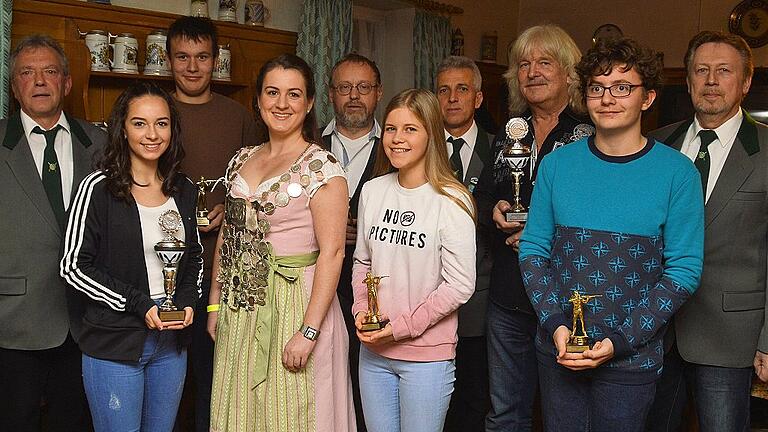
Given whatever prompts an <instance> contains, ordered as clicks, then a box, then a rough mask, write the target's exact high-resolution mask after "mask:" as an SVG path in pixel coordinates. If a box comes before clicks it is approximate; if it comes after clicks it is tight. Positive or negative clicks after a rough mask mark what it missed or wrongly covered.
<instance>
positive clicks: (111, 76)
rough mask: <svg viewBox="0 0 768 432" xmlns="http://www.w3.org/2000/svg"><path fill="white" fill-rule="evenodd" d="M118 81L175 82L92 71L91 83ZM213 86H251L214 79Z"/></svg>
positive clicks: (169, 78) (245, 83) (140, 75)
mask: <svg viewBox="0 0 768 432" xmlns="http://www.w3.org/2000/svg"><path fill="white" fill-rule="evenodd" d="M99 78H101V79H118V80H128V81H135V80H141V81H170V82H172V81H173V77H171V76H166V75H145V74H143V73H138V74H130V73H120V72H98V71H91V81H93V80H94V79H99ZM212 83H213V85H218V86H224V87H240V88H246V87H248V86H249V84H248V83H247V82H239V81H224V80H217V79H213V81H212Z"/></svg>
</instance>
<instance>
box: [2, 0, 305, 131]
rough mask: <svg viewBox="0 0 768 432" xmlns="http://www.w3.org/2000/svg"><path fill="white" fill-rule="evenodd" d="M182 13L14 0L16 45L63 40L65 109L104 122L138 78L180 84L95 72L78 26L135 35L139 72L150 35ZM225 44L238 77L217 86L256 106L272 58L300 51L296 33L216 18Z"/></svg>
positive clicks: (169, 85) (169, 82)
mask: <svg viewBox="0 0 768 432" xmlns="http://www.w3.org/2000/svg"><path fill="white" fill-rule="evenodd" d="M178 17H179V16H178V15H174V14H168V13H162V12H153V11H146V10H141V9H133V8H125V7H119V6H109V5H100V4H93V3H85V2H80V1H76V0H46V1H44V0H14V4H13V26H12V29H11V39H12V45H13V46H15V45H16V43H18V41H19V40H20V39H21V38H23V37H24V36H27V35H29V34H34V33H44V34H48V35H50V36H52V37H53V38H55V39H56V40H58V41H59V42H60V43H61V44H62V46H63V48H64V51H65V52H66V54H67V58H68V59H69V63H70V74H71V75H72V84H73V85H72V91H71V92H70V94H69V97H68V98H67V99H66V100H65V106H64V109H65V110H66V111H67V112H68V113H70V114H72V115H74V116H75V117H79V118H84V119H87V120H89V121H94V122H101V121H104V120H106V119H107V118H108V117H109V112H110V110H111V109H112V104H113V103H114V101H115V100H116V99H117V97H118V96H119V95H120V93H121V92H122V91H123V89H125V88H126V87H127V86H128V85H129V84H130V83H132V82H133V81H134V80H136V79H140V80H152V81H156V82H158V83H159V84H160V85H161V86H162V87H164V88H165V89H166V90H172V89H173V88H174V85H173V79H172V78H171V77H161V76H148V75H142V74H141V73H140V74H139V75H127V74H120V73H114V72H91V70H90V54H89V52H88V48H87V47H86V46H85V41H84V40H83V39H81V38H80V35H79V33H78V30H79V31H81V32H87V31H89V30H95V29H99V30H105V31H109V32H111V33H113V34H117V33H123V32H128V33H133V35H134V36H135V37H136V39H137V40H138V42H139V59H138V63H139V72H141V71H142V70H143V68H144V67H143V66H144V56H145V49H146V46H145V43H146V38H147V34H148V33H150V32H151V31H152V30H155V29H167V28H168V27H169V26H170V24H171V23H172V22H173V21H175V20H176V19H177V18H178ZM216 27H217V29H218V31H219V44H220V45H224V44H229V46H230V50H231V51H232V80H231V81H214V82H213V86H212V87H213V90H214V91H215V92H217V93H221V94H224V95H226V96H229V97H231V98H232V99H235V100H237V101H238V102H240V103H241V104H243V105H244V106H246V107H249V108H250V106H251V100H252V98H253V89H252V86H253V82H254V79H255V77H256V74H257V73H258V70H259V68H260V67H261V65H262V64H264V63H265V62H266V61H267V60H269V59H270V58H272V57H275V56H277V55H280V54H283V53H294V52H296V33H293V32H287V31H282V30H273V29H266V28H263V27H251V26H246V25H244V24H236V23H225V22H220V21H216Z"/></svg>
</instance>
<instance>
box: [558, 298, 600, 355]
mask: <svg viewBox="0 0 768 432" xmlns="http://www.w3.org/2000/svg"><path fill="white" fill-rule="evenodd" d="M596 297H602V296H601V295H587V294H581V293H580V292H578V291H573V294H571V298H569V299H568V301H569V302H571V303H572V304H573V327H572V328H571V335H570V336H569V337H568V343H567V344H566V346H565V352H569V353H581V352H584V351H587V350H589V349H591V348H592V344H591V343H590V340H589V336H587V330H586V329H585V328H584V305H585V304H587V303H588V302H589V301H590V300H592V299H593V298H596ZM579 324H580V325H581V333H579V332H578V330H577V325H579Z"/></svg>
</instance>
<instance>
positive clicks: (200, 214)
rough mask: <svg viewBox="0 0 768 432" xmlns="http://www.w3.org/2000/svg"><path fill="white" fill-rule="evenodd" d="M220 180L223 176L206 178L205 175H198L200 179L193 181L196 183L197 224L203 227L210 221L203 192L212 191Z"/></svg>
mask: <svg viewBox="0 0 768 432" xmlns="http://www.w3.org/2000/svg"><path fill="white" fill-rule="evenodd" d="M222 180H224V178H223V177H222V178H218V179H216V180H206V179H205V177H200V180H198V181H197V182H196V183H195V184H196V185H197V210H196V211H195V216H196V218H197V226H199V227H204V226H208V225H210V224H211V221H210V220H209V219H208V206H207V204H206V199H205V194H206V193H207V192H213V190H214V189H216V185H217V184H218V183H219V182H220V181H222Z"/></svg>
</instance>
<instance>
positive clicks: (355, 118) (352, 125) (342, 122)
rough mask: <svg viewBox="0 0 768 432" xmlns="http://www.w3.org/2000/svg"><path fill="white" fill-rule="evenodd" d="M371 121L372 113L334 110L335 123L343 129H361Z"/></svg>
mask: <svg viewBox="0 0 768 432" xmlns="http://www.w3.org/2000/svg"><path fill="white" fill-rule="evenodd" d="M372 121H373V115H369V114H368V113H365V114H363V113H361V114H345V113H344V112H343V111H342V112H336V124H337V125H339V126H341V127H343V128H345V129H362V128H364V127H365V126H367V125H369V124H370V123H371V122H372Z"/></svg>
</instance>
